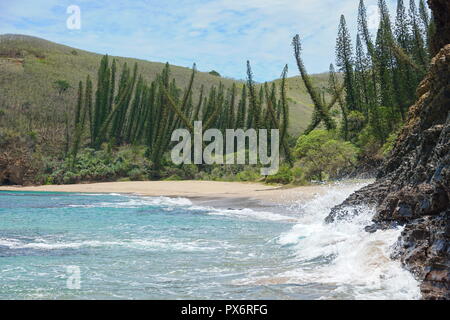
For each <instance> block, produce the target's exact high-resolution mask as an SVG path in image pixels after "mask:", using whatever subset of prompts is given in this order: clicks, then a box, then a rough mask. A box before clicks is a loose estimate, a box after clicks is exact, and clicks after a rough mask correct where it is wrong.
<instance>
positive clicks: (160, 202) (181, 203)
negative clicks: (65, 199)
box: [69, 195, 297, 222]
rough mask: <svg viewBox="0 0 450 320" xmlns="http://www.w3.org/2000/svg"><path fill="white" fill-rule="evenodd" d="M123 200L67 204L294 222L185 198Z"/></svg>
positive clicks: (261, 212)
mask: <svg viewBox="0 0 450 320" xmlns="http://www.w3.org/2000/svg"><path fill="white" fill-rule="evenodd" d="M121 197H122V198H123V201H117V202H99V203H92V204H76V205H69V206H70V207H73V208H130V209H132V208H139V207H145V206H157V207H163V208H165V210H166V211H172V210H173V209H175V208H177V207H183V209H185V210H189V211H199V212H202V213H204V214H206V215H213V216H227V217H233V218H244V219H256V220H268V221H284V222H296V221H297V219H296V218H295V217H293V216H287V215H281V214H278V213H273V212H268V211H258V210H253V209H248V208H244V209H218V208H214V207H207V206H198V205H194V204H193V203H192V201H191V200H189V199H187V198H169V197H139V196H126V195H121Z"/></svg>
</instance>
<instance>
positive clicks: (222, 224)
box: [0, 189, 416, 299]
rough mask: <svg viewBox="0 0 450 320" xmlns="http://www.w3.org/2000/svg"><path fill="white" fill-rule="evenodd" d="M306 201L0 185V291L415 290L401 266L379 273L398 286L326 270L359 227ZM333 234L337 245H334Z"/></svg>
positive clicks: (407, 293) (19, 295)
mask: <svg viewBox="0 0 450 320" xmlns="http://www.w3.org/2000/svg"><path fill="white" fill-rule="evenodd" d="M331 191H333V190H331ZM335 191H336V190H334V191H333V192H335ZM350 192H351V190H350V189H349V190H345V192H341V193H342V194H341V193H339V196H337V197H336V196H335V197H334V198H333V197H331V198H332V201H330V199H328V200H327V199H324V198H323V199H316V200H315V201H316V202H317V204H319V203H322V205H323V203H324V201H325V202H327V201H328V202H329V203H328V204H327V206H331V205H332V204H333V202H338V201H340V200H341V198H343V197H345V196H346V195H347V194H348V193H350ZM321 200H322V201H321ZM311 209H312V210H313V211H317V210H319V209H320V208H319V207H318V206H317V205H315V204H314V202H312V203H308V204H295V203H294V204H293V205H292V206H290V207H285V208H276V210H275V211H276V212H274V210H266V211H264V210H261V211H257V210H251V209H244V210H237V209H236V210H231V209H227V210H225V209H214V208H209V207H202V206H198V205H195V204H193V203H192V202H191V201H190V200H188V199H182V198H179V199H171V198H164V197H157V198H151V197H139V196H129V195H118V194H111V195H86V194H85V195H82V194H64V193H28V192H0V299H319V298H331V299H340V298H343V299H345V298H371V297H376V298H379V297H380V296H381V297H385V298H398V297H399V298H405V297H406V298H409V297H413V296H414V294H416V292H415V291H414V290H415V289H414V288H415V287H414V286H415V284H414V283H413V282H412V280H411V279H409V278H407V275H405V273H403V272H401V271H398V272H396V273H394V274H393V275H392V277H390V278H389V277H388V280H389V281H392V279H393V278H394V280H395V281H397V282H398V283H399V285H397V286H395V287H392V286H389V285H388V286H387V285H386V283H383V282H381V283H379V284H377V283H375V285H374V284H373V281H372V279H369V280H367V279H366V280H365V281H362V282H354V281H353V280H352V279H350V278H348V277H347V278H345V279H341V280H339V279H334V278H332V276H331V275H333V274H335V273H336V272H337V271H339V272H341V270H339V268H342V266H341V264H339V258H342V257H343V255H344V257H345V254H346V253H345V252H346V251H345V250H347V247H346V246H351V245H352V243H353V242H352V241H358V239H354V230H353V231H349V235H348V237H349V238H348V239H347V240H345V239H343V240H342V238H343V237H344V238H345V232H344V233H343V230H344V228H342V227H339V226H335V227H333V228H334V229H323V228H329V227H327V226H325V225H324V224H323V222H322V221H323V216H324V214H321V215H320V217H319V216H317V218H314V217H315V216H314V215H307V213H308V212H309V211H311ZM308 210H309V211H308ZM324 210H326V208H325V209H323V210H319V211H324ZM280 212H281V213H280ZM308 226H309V227H308ZM362 227H363V226H362V225H361V228H362ZM321 228H322V230H321ZM330 228H331V227H330ZM339 228H341V229H342V230H340V229H339ZM355 228H356V227H355ZM358 228H359V227H358ZM358 230H359V229H358ZM321 232H322V233H323V235H322V237H320V233H321ZM333 232H334V234H333ZM325 233H326V236H324V235H325ZM350 233H351V234H350ZM333 236H334V238H333ZM336 237H340V239H341V243H342V241H343V243H344V244H343V246H344V247H343V248H339V245H336ZM316 238H317V239H316ZM346 243H347V244H346ZM368 254H370V252H369V253H368ZM347 258H349V257H347ZM352 259H356V258H355V257H353V258H352ZM357 259H360V258H358V257H357ZM376 259H379V257H376ZM74 267H75V268H78V270H79V271H80V277H79V279H80V283H79V284H80V286H79V289H76V288H75V289H73V288H69V287H70V286H69V287H68V279H70V276H71V275H72V273H71V270H73V268H74ZM384 267H385V266H382V268H384ZM68 268H69V269H68ZM70 268H72V269H70ZM363 272H364V270H362V271H361V274H363ZM375 272H377V271H376V270H375ZM380 272H384V271H383V270H381V271H380ZM397 273H398V274H397ZM330 277H331V278H330ZM354 277H356V278H357V277H358V275H355V276H354ZM405 279H406V280H405ZM357 280H358V279H357ZM397 282H396V283H397ZM386 286H387V287H386ZM399 286H400V287H399ZM385 287H386V288H385ZM399 290H400V291H399ZM396 292H400V293H401V294H402V295H401V296H397V295H396V294H397V293H396Z"/></svg>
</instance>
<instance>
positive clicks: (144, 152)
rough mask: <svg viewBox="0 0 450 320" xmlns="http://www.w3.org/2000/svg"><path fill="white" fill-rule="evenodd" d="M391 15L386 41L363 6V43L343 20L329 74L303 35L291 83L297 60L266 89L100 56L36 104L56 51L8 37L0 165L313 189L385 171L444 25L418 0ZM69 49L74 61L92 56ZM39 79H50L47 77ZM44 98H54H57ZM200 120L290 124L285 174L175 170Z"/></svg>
mask: <svg viewBox="0 0 450 320" xmlns="http://www.w3.org/2000/svg"><path fill="white" fill-rule="evenodd" d="M379 11H380V16H381V19H380V25H379V28H378V32H377V34H376V37H375V39H374V38H373V37H372V35H371V34H370V32H369V28H368V26H367V16H366V9H365V5H364V2H363V0H361V1H360V6H359V15H358V34H357V36H356V42H355V43H356V46H355V47H353V45H352V39H351V35H350V33H349V31H348V28H347V25H346V20H345V17H344V16H342V17H341V19H340V23H339V29H338V37H337V43H336V64H335V65H336V67H335V66H334V65H333V64H331V65H330V70H329V73H328V74H326V75H325V74H324V75H320V76H310V75H309V74H308V72H307V70H306V67H305V64H304V62H303V60H302V57H301V49H302V48H301V41H300V37H299V36H298V35H297V36H296V37H294V39H293V49H294V55H295V59H296V62H297V67H298V69H299V71H300V75H301V78H299V77H297V78H292V79H288V78H287V77H286V75H287V66H286V67H285V69H284V70H283V72H282V76H281V78H280V79H279V80H276V81H273V82H270V83H264V84H258V83H255V81H254V80H253V74H252V71H251V67H250V63H249V62H247V79H246V81H232V80H229V79H224V78H221V77H220V74H219V73H218V72H217V71H211V72H210V73H209V74H208V73H199V72H197V70H196V68H195V65H194V67H193V68H192V70H191V71H190V74H187V73H186V71H187V70H186V69H182V68H178V67H175V70H176V74H175V75H174V73H173V68H174V67H170V66H169V65H168V64H166V65H164V66H160V71H159V72H156V71H155V70H153V71H152V72H153V74H152V75H151V76H149V69H148V66H146V65H145V64H143V63H142V61H132V60H129V59H128V60H125V59H122V58H112V57H108V56H103V57H102V59H101V61H100V65H99V66H98V67H97V68H96V69H95V70H94V69H93V67H92V61H91V62H90V67H89V70H85V71H86V72H85V73H84V75H82V76H81V75H80V74H77V77H76V78H70V79H64V78H57V79H54V80H53V81H52V82H51V88H49V87H48V82H49V81H48V80H47V82H46V81H43V80H41V82H42V83H43V84H44V86H45V85H47V87H45V90H46V91H45V93H42V91H41V94H40V95H36V97H35V98H36V99H34V98H33V97H27V98H26V99H31V101H32V102H28V100H26V101H25V102H24V100H23V99H20V97H22V95H21V93H22V92H23V91H24V92H27V90H26V88H24V87H23V86H24V85H25V84H26V83H25V84H24V83H21V84H18V83H19V82H18V81H17V79H19V78H20V79H23V74H26V72H25V71H26V70H27V69H28V71H30V70H32V71H33V72H36V70H41V71H42V70H45V75H46V77H49V75H50V74H53V73H52V72H51V71H50V69H49V64H52V63H54V61H51V59H48V55H49V52H51V51H49V50H47V51H45V50H40V49H39V47H38V46H30V47H26V48H24V45H23V44H20V45H17V44H16V45H15V47H14V48H17V47H21V48H22V49H20V50H17V49H11V47H8V46H7V45H5V44H2V43H1V42H0V59H2V60H0V61H2V62H3V63H1V64H0V68H1V69H2V71H5V70H6V71H7V73H4V74H7V75H8V77H9V79H7V78H2V79H0V80H1V83H0V84H1V87H2V88H3V90H4V93H5V94H4V95H3V96H2V99H0V125H1V128H0V145H1V146H2V152H3V154H2V156H1V157H0V169H1V166H2V163H4V164H3V167H8V165H9V167H11V165H10V164H11V162H14V161H16V160H14V159H16V158H18V157H19V158H20V156H19V155H24V157H25V158H23V157H22V160H21V161H19V162H20V163H22V165H21V166H22V167H26V170H24V172H23V173H22V178H23V179H22V181H24V182H35V183H76V182H82V181H115V180H118V179H131V180H145V179H214V180H239V181H255V180H265V181H266V182H269V183H301V184H303V183H307V182H309V181H312V180H317V181H323V180H328V179H336V178H340V177H342V176H344V175H354V174H355V173H356V172H359V171H361V170H363V169H364V170H366V169H367V168H370V169H373V168H375V167H376V166H377V165H378V164H379V163H380V161H381V160H382V158H383V156H384V155H385V154H386V153H388V152H389V150H390V148H391V146H392V143H393V142H394V140H395V135H396V132H397V131H398V130H399V128H400V127H401V126H402V123H403V121H404V120H405V117H406V112H407V109H408V106H409V105H410V104H411V103H412V101H413V100H414V98H415V88H416V87H417V85H418V83H419V82H420V80H421V79H422V77H423V75H424V74H425V72H426V70H427V68H428V64H429V53H428V39H429V38H430V33H432V32H433V25H432V23H431V21H432V19H430V17H429V15H428V11H427V8H426V6H425V3H424V1H423V0H420V2H419V9H417V8H416V4H415V1H414V0H410V3H409V9H408V10H406V8H405V6H404V3H403V0H398V5H397V15H396V19H395V23H394V24H393V23H392V21H391V17H390V13H389V12H388V9H387V6H386V3H385V0H379ZM36 47H37V48H38V49H36ZM62 48H63V49H61V48H60V47H58V49H60V50H63V51H64V54H65V55H70V56H71V59H73V61H78V60H79V59H81V58H83V59H85V60H87V59H90V58H91V56H90V54H88V53H85V52H82V51H78V50H74V49H71V48H70V51H69V52H68V53H67V52H66V51H67V50H68V49H69V48H68V47H62ZM30 55H32V59H29V56H30ZM73 61H72V62H73ZM143 66H144V67H143ZM24 69H25V70H24ZM181 70H183V72H184V73H183V76H182V77H181V76H180V71H181ZM77 71H78V70H77ZM30 74H33V73H30ZM41 74H42V73H41ZM53 77H54V75H53ZM325 77H326V78H327V79H326V81H324V80H325ZM81 79H82V80H81ZM180 79H181V81H180ZM318 79H319V80H320V81H319V80H318ZM8 80H9V81H8ZM80 80H81V81H80ZM300 81H301V82H302V83H301V86H300V85H299V83H300ZM28 82H32V83H33V86H39V80H38V79H33V80H32V81H28ZM11 83H12V85H11ZM305 94H308V95H309V98H308V101H309V102H310V103H311V107H306V108H309V111H308V112H309V113H310V114H312V116H311V120H310V123H309V125H306V122H305V121H308V117H307V116H305V115H307V112H305V111H304V110H303V109H301V108H300V109H299V108H297V107H295V108H293V107H292V105H296V106H298V105H299V103H298V99H299V98H298V97H299V96H300V97H304V96H305ZM38 96H39V97H38ZM42 96H47V97H48V96H51V97H52V99H51V103H46V102H45V101H46V100H43V98H42ZM14 97H17V99H16V100H14V99H15V98H14ZM302 99H303V98H302ZM36 104H40V105H39V107H36ZM61 107H62V108H61ZM302 110H303V111H302ZM299 119H301V120H299ZM196 120H201V121H202V122H203V130H204V131H205V130H207V129H208V128H217V129H220V130H222V131H224V130H225V129H238V128H242V129H247V128H254V129H260V128H261V129H262V128H266V129H271V128H278V129H280V132H281V134H280V136H281V154H282V164H283V165H282V166H281V168H280V171H279V172H278V174H277V175H275V176H270V177H261V176H260V175H259V171H258V168H256V167H254V166H245V165H232V166H223V165H212V166H205V165H174V164H173V163H172V162H171V161H170V157H169V153H170V149H171V147H172V146H173V143H171V141H170V137H171V134H172V132H173V130H174V129H176V128H186V129H188V130H189V131H190V132H192V131H193V127H192V126H193V122H194V121H196ZM300 122H301V123H304V125H302V126H303V128H299V123H300ZM299 132H302V134H301V135H300V136H299ZM23 159H27V160H23ZM8 170H9V171H8V173H7V174H6V175H5V174H3V176H2V174H0V183H7V182H9V181H12V182H14V181H18V180H17V179H16V177H12V176H13V175H15V173H13V171H14V170H13V169H8ZM24 177H28V178H29V179H24ZM13 178H14V179H13Z"/></svg>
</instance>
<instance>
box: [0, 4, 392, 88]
mask: <svg viewBox="0 0 450 320" xmlns="http://www.w3.org/2000/svg"><path fill="white" fill-rule="evenodd" d="M376 2H377V0H366V4H367V5H368V6H370V5H376ZM391 2H392V0H391ZM358 3H359V1H358V0H341V1H335V0H245V1H243V0H167V1H160V0H120V1H110V0H96V1H91V0H62V1H57V0H40V1H32V0H16V1H14V2H13V1H7V2H6V1H5V0H0V32H2V33H7V32H14V33H25V34H32V35H36V36H41V37H43V38H47V39H49V40H52V41H56V42H61V43H64V44H67V45H72V46H76V47H79V48H81V49H85V50H91V51H95V52H99V53H110V54H112V55H123V56H129V57H138V58H143V59H147V60H153V61H161V62H165V61H169V62H170V63H172V64H178V65H183V66H190V65H191V63H192V62H197V65H198V67H199V69H200V70H204V71H209V70H212V69H215V70H218V71H219V72H220V73H221V74H223V75H225V76H229V77H234V78H244V77H245V62H246V60H247V59H248V60H251V62H252V66H253V69H254V73H255V77H256V79H257V80H259V81H263V80H271V79H274V78H277V77H279V74H280V73H281V70H282V68H283V66H284V64H286V63H288V64H289V66H290V70H291V72H290V74H291V75H294V74H297V73H296V68H295V64H294V59H293V57H292V48H291V46H290V42H291V39H292V37H293V36H294V35H295V34H296V33H299V34H300V35H301V37H302V38H303V42H304V46H303V47H304V59H305V63H306V66H307V68H308V70H309V72H311V73H313V72H323V71H326V70H327V69H328V66H329V64H330V62H334V61H333V60H334V45H335V38H336V34H337V26H338V23H339V18H340V15H341V14H345V15H346V18H347V23H348V25H349V28H350V29H351V30H352V34H353V35H354V36H355V35H356V34H355V31H356V15H357V10H358ZM71 4H75V5H78V6H80V8H81V17H82V29H81V31H71V30H67V28H65V25H66V19H67V17H68V16H67V14H66V8H67V6H69V5H71ZM24 8H26V10H24Z"/></svg>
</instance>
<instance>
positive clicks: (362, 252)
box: [278, 185, 420, 299]
mask: <svg viewBox="0 0 450 320" xmlns="http://www.w3.org/2000/svg"><path fill="white" fill-rule="evenodd" d="M360 187H361V185H356V186H355V185H354V186H336V187H330V189H329V190H328V192H327V193H326V194H325V195H321V196H317V197H316V198H315V199H313V200H312V201H309V202H307V203H305V204H303V205H302V204H298V207H297V209H298V210H300V211H301V212H302V215H301V217H300V219H299V223H298V224H296V225H295V226H294V227H293V228H292V229H291V230H290V231H289V232H286V233H284V234H282V235H281V236H280V237H279V239H278V242H279V244H281V245H283V246H290V247H292V250H294V253H295V255H296V259H297V260H298V263H299V267H298V268H296V269H293V270H290V271H287V272H285V273H283V274H280V275H279V277H281V278H288V279H289V281H291V282H299V283H312V282H316V283H321V284H329V285H333V286H336V288H337V289H336V290H335V291H333V292H330V296H326V297H324V298H339V297H341V298H342V297H352V298H356V299H414V298H418V297H419V295H420V293H419V287H418V282H417V281H416V280H414V278H413V276H412V275H411V274H410V273H409V272H408V271H406V270H404V269H403V268H402V267H401V265H400V263H399V262H398V261H393V260H391V259H390V255H391V253H392V250H393V249H392V245H393V244H394V243H395V242H396V240H397V239H398V237H399V235H400V233H401V228H398V229H395V230H387V231H378V232H376V233H374V234H369V233H367V232H366V231H365V230H364V227H365V226H367V225H369V224H370V223H371V218H372V217H373V214H374V210H373V209H371V208H368V207H361V208H358V211H359V212H360V214H359V215H358V216H356V217H354V218H352V219H348V220H345V221H338V222H335V223H332V224H326V223H325V222H324V219H325V217H326V216H327V214H328V213H329V212H330V209H331V208H332V207H333V206H334V205H336V204H339V203H340V202H342V200H344V199H345V198H346V197H347V196H348V195H349V194H350V193H352V192H353V191H354V190H356V189H358V188H360ZM313 261H323V262H324V263H321V264H319V265H314V263H313ZM326 261H328V262H326ZM311 265H314V267H311Z"/></svg>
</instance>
